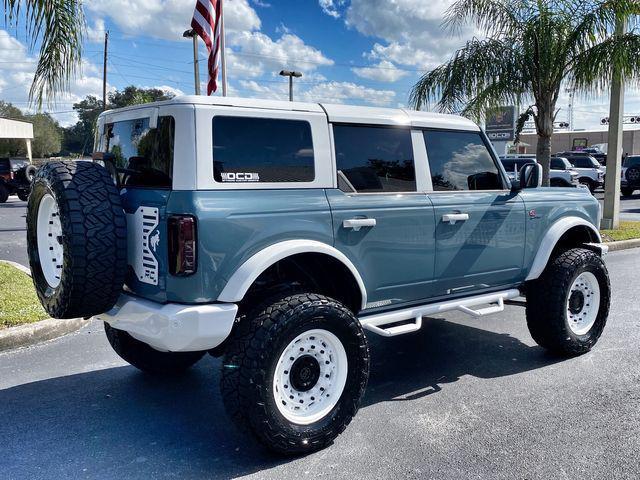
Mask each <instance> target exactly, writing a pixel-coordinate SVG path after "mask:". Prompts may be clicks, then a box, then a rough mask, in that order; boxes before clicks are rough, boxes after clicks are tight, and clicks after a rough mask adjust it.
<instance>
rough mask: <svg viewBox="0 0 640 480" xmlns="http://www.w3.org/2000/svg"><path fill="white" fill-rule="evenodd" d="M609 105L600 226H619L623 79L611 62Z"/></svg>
mask: <svg viewBox="0 0 640 480" xmlns="http://www.w3.org/2000/svg"><path fill="white" fill-rule="evenodd" d="M625 29H626V25H625V21H624V20H623V19H622V18H618V19H617V21H616V31H615V36H617V37H620V36H622V35H624V32H625ZM612 68H613V75H612V82H611V105H610V111H609V145H608V148H607V177H606V181H605V185H604V209H603V216H602V225H601V228H605V229H613V228H618V227H619V226H620V171H621V170H622V136H623V133H624V131H623V116H624V79H623V78H622V72H621V71H620V69H619V68H618V67H616V62H613V67H612Z"/></svg>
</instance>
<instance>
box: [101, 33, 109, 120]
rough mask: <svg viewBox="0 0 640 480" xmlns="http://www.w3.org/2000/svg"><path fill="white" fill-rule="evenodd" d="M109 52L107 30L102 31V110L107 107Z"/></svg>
mask: <svg viewBox="0 0 640 480" xmlns="http://www.w3.org/2000/svg"><path fill="white" fill-rule="evenodd" d="M108 52H109V30H107V31H106V32H104V64H103V66H102V111H103V112H104V111H105V110H106V109H107V58H108V57H107V56H108Z"/></svg>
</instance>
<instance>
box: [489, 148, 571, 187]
mask: <svg viewBox="0 0 640 480" xmlns="http://www.w3.org/2000/svg"><path fill="white" fill-rule="evenodd" d="M500 161H501V162H502V165H503V166H504V169H505V170H506V171H507V176H508V177H509V180H511V181H517V180H518V177H519V172H520V169H521V168H522V167H523V166H524V165H526V164H527V163H536V158H535V156H533V155H506V156H502V157H500ZM550 167H551V168H550V170H549V183H550V184H551V186H552V187H577V186H578V185H579V182H578V178H579V174H578V172H576V171H575V170H573V167H572V166H571V164H570V163H569V162H568V161H567V160H566V159H564V158H555V157H553V158H552V159H551V165H550Z"/></svg>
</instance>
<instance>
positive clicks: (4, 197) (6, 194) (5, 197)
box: [0, 183, 9, 203]
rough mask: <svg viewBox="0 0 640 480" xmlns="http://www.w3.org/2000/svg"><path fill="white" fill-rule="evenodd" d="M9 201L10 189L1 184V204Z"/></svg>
mask: <svg viewBox="0 0 640 480" xmlns="http://www.w3.org/2000/svg"><path fill="white" fill-rule="evenodd" d="M8 199H9V189H8V188H7V187H6V186H4V185H2V184H1V183H0V203H5V202H6V201H7V200H8Z"/></svg>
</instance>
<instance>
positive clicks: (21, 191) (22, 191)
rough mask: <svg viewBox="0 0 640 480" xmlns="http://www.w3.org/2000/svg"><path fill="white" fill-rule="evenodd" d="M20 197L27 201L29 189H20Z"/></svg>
mask: <svg viewBox="0 0 640 480" xmlns="http://www.w3.org/2000/svg"><path fill="white" fill-rule="evenodd" d="M17 195H18V198H19V199H20V200H21V201H23V202H26V201H27V200H29V192H28V191H27V190H18V194H17Z"/></svg>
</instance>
